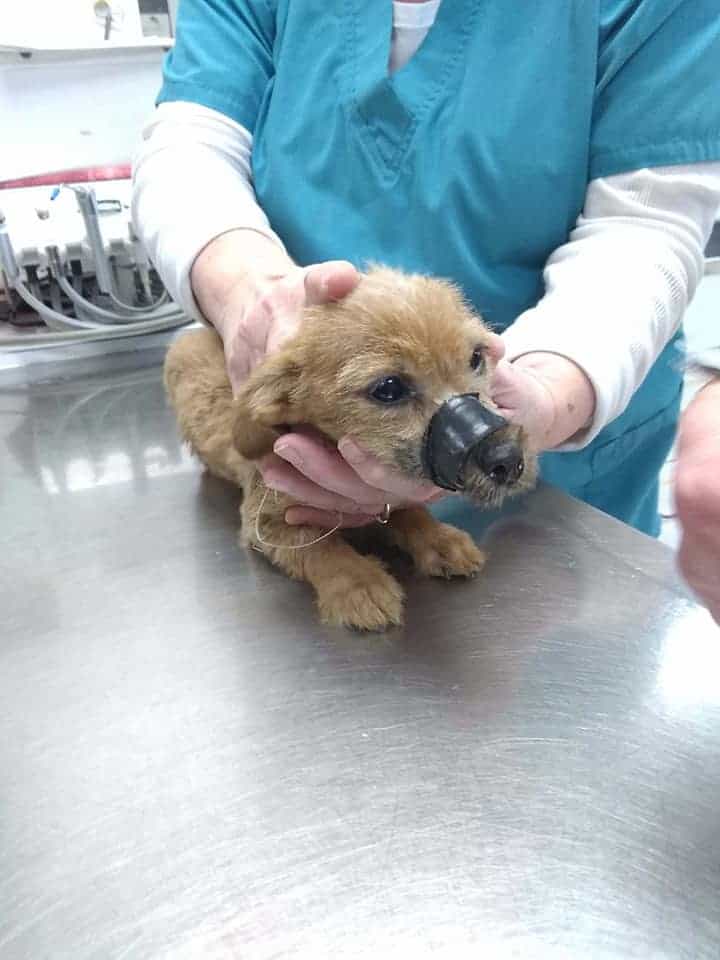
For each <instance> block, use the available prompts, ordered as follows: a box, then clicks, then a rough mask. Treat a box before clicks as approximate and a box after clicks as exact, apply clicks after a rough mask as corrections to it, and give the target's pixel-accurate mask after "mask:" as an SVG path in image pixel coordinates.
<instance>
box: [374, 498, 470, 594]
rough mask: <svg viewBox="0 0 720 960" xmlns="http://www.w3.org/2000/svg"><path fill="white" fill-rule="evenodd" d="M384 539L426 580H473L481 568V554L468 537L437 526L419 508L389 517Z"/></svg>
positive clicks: (445, 525) (422, 509)
mask: <svg viewBox="0 0 720 960" xmlns="http://www.w3.org/2000/svg"><path fill="white" fill-rule="evenodd" d="M387 531H388V536H389V537H390V539H391V540H392V542H393V543H395V544H396V545H397V546H398V547H400V549H401V550H403V551H404V552H405V553H407V554H409V556H410V557H411V558H412V561H413V563H414V564H415V567H416V568H417V570H418V571H419V572H420V573H422V574H425V576H428V577H445V578H446V579H448V580H449V579H450V578H451V577H474V576H475V575H476V574H477V573H479V572H480V571H481V570H482V568H483V566H484V565H485V554H484V553H483V552H482V550H480V549H479V548H478V547H477V546H476V545H475V542H474V540H473V539H472V537H470V536H469V535H468V534H467V533H465V532H464V531H463V530H458V529H457V527H451V526H450V525H449V524H447V523H440V521H439V520H436V519H435V517H433V515H432V514H431V513H429V512H428V511H427V510H425V509H424V508H423V507H412V508H410V509H409V510H398V512H397V513H394V514H393V515H392V517H391V518H390V522H389V524H388V527H387Z"/></svg>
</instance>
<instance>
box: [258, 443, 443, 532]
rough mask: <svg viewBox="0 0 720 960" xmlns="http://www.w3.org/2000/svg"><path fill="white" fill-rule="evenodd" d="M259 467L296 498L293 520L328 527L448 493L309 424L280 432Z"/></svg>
mask: <svg viewBox="0 0 720 960" xmlns="http://www.w3.org/2000/svg"><path fill="white" fill-rule="evenodd" d="M260 470H261V472H262V476H263V479H264V481H265V484H266V485H267V486H268V487H270V488H271V489H273V490H279V491H281V492H282V493H285V494H287V495H288V496H290V497H292V498H293V499H294V500H297V501H298V504H299V505H298V506H293V507H290V508H289V509H288V510H287V511H286V514H285V520H286V522H287V523H289V524H291V525H300V524H303V525H304V524H308V525H312V526H318V527H326V528H328V529H329V528H330V527H334V526H335V525H336V524H337V523H338V521H339V520H340V525H341V526H342V527H360V526H364V525H365V524H367V523H371V522H372V521H374V520H375V519H376V518H377V517H378V516H379V515H380V514H381V513H382V511H383V509H384V506H385V504H389V506H390V507H391V508H392V509H397V508H400V507H408V506H417V505H427V504H429V503H434V502H435V501H436V500H439V499H440V498H441V497H442V496H444V495H445V491H443V490H440V489H439V488H438V487H435V486H433V485H432V484H431V483H423V482H422V481H418V480H412V479H409V478H407V477H404V476H402V475H401V474H398V473H394V472H393V471H392V470H389V469H388V468H387V467H385V466H383V464H381V463H380V461H379V460H377V459H376V458H375V457H373V456H371V455H370V454H368V453H366V452H365V451H363V450H361V449H360V448H359V447H358V445H357V444H356V443H354V441H353V440H352V439H351V438H350V437H345V438H343V439H342V440H341V441H340V443H339V445H338V447H337V448H335V447H334V446H333V445H331V444H329V443H328V442H327V441H326V440H324V439H323V438H322V437H321V436H320V435H319V434H317V433H315V432H314V431H312V430H310V429H309V428H303V429H298V430H296V431H293V432H292V433H286V434H284V435H283V436H282V437H280V439H279V440H277V442H276V443H275V452H274V453H273V454H271V455H270V456H269V457H266V458H265V459H264V460H263V461H262V462H261V463H260ZM340 515H341V516H340Z"/></svg>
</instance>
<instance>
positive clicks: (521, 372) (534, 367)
mask: <svg viewBox="0 0 720 960" xmlns="http://www.w3.org/2000/svg"><path fill="white" fill-rule="evenodd" d="M490 392H491V397H492V400H493V401H494V403H496V404H497V406H498V409H499V411H500V413H501V414H502V415H503V416H504V417H506V418H507V419H508V420H510V421H511V422H512V423H516V424H519V425H521V426H522V427H524V428H525V431H526V433H527V435H528V443H529V446H530V447H531V449H533V450H534V451H536V452H538V453H539V452H541V451H543V450H552V448H553V447H557V446H559V445H560V444H561V443H564V442H565V441H567V440H569V439H570V438H571V437H573V436H574V435H575V434H576V433H578V431H580V430H582V429H583V428H584V427H585V426H586V425H587V424H588V423H589V422H590V421H591V419H592V415H593V412H594V410H595V390H594V388H593V386H592V384H591V383H590V381H589V380H588V378H587V377H586V376H585V374H584V373H583V371H582V370H581V369H580V367H578V366H577V365H576V364H574V363H573V362H572V360H568V359H567V358H566V357H562V356H559V355H558V354H555V353H528V354H525V355H524V356H521V357H518V359H517V360H515V361H514V362H513V363H508V361H506V360H500V361H499V363H498V364H497V367H496V368H495V374H494V377H493V381H492V385H491V391H490Z"/></svg>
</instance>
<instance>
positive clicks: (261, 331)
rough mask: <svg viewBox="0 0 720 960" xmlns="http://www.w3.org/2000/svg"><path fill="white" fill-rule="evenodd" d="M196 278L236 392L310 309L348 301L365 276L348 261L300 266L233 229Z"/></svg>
mask: <svg viewBox="0 0 720 960" xmlns="http://www.w3.org/2000/svg"><path fill="white" fill-rule="evenodd" d="M191 279H192V287H193V293H194V294H195V298H196V300H197V302H198V305H199V306H200V308H201V310H202V311H203V314H204V315H205V317H206V318H207V319H208V320H209V321H210V322H211V323H212V325H213V326H214V327H215V329H216V330H217V332H218V333H219V334H220V337H221V338H222V341H223V346H224V349H225V360H226V364H227V371H228V376H229V377H230V382H231V384H232V387H233V390H234V391H236V390H237V389H238V387H239V386H240V384H241V383H242V382H243V381H244V380H245V379H246V378H247V376H248V375H249V374H250V372H251V370H252V369H253V368H254V367H256V366H257V365H258V364H259V363H260V362H261V361H262V360H263V358H264V357H265V356H266V355H267V354H268V353H272V352H273V351H275V350H277V349H278V347H279V346H281V344H282V343H283V342H284V341H285V340H287V339H288V338H289V337H291V336H292V335H293V334H294V333H295V331H296V330H297V328H298V327H299V325H300V323H301V321H302V312H303V309H304V308H305V307H307V306H315V305H318V304H321V303H328V302H330V301H331V300H339V299H341V298H342V297H345V296H347V295H348V293H350V292H351V291H352V290H353V289H354V288H355V286H356V285H357V283H358V281H359V279H360V275H359V273H358V272H357V270H356V269H355V268H354V267H353V266H352V264H350V263H347V262H346V261H344V260H336V261H328V262H325V263H318V264H314V265H312V266H309V267H305V268H302V267H298V266H296V265H295V264H294V263H293V262H292V261H291V260H290V258H289V257H288V256H287V254H286V253H285V251H284V250H282V249H281V248H280V247H278V246H277V245H276V244H275V243H273V242H272V241H270V240H268V239H267V238H266V237H264V236H262V235H260V234H258V233H256V232H254V231H251V230H233V231H230V232H229V233H226V234H223V235H222V236H221V237H217V238H216V239H215V240H213V241H212V242H211V243H210V244H208V246H207V247H206V248H205V250H203V251H202V252H201V254H200V255H199V256H198V258H197V259H196V261H195V264H194V265H193V268H192V275H191Z"/></svg>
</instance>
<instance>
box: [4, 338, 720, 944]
mask: <svg viewBox="0 0 720 960" xmlns="http://www.w3.org/2000/svg"><path fill="white" fill-rule="evenodd" d="M160 359H161V356H160V353H159V352H157V353H155V352H154V351H153V350H146V351H145V352H144V353H143V354H142V355H140V354H135V355H132V354H123V355H116V356H109V357H104V358H101V359H86V360H82V361H72V362H70V361H68V362H62V363H53V364H50V365H49V366H47V367H44V366H43V365H40V366H38V367H32V368H27V369H25V368H18V369H16V370H14V371H10V373H8V372H7V371H6V372H5V374H0V439H1V440H2V444H3V448H2V462H1V466H0V532H1V542H2V561H1V562H2V568H3V572H2V580H1V581H0V596H1V601H0V607H1V621H0V623H1V630H2V634H1V639H0V958H2V960H21V958H22V960H41V958H43V960H44V958H52V960H55V958H63V960H65V958H68V960H70V958H72V960H86V958H93V960H95V958H97V960H106V958H130V960H133V958H156V957H157V958H168V960H175V958H181V960H184V958H205V957H208V958H236V957H237V958H243V960H246V958H249V960H270V958H285V957H289V958H296V957H300V958H305V957H307V958H309V960H319V958H384V957H392V958H398V960H399V958H400V957H408V958H412V960H415V958H426V957H428V958H429V957H432V958H443V960H444V958H453V960H465V958H470V957H472V958H478V960H496V958H499V960H505V958H522V960H526V958H527V960H545V958H552V960H564V958H590V960H596V958H597V960H606V958H608V960H609V958H612V960H620V958H622V960H630V958H641V960H666V958H667V960H678V958H683V960H685V958H687V960H703V958H712V960H718V958H720V630H717V629H716V628H715V627H714V626H713V625H712V624H711V622H710V619H709V617H708V616H707V615H706V613H705V612H704V611H702V610H700V609H699V608H697V607H696V606H695V605H694V604H693V603H692V602H690V601H689V600H688V599H687V597H686V594H685V592H684V590H683V588H682V587H681V585H680V583H679V581H678V580H677V579H676V575H675V573H674V564H673V557H672V554H671V553H670V551H669V550H667V549H666V548H665V547H663V546H661V545H660V544H657V543H655V542H653V541H651V540H649V539H646V538H645V537H643V536H640V535H639V534H636V533H635V532H633V531H631V530H629V529H626V528H625V527H623V526H621V525H620V524H618V523H616V522H615V521H613V520H611V519H609V518H608V517H606V516H604V515H602V514H600V513H598V512H596V511H594V510H591V509H589V508H588V507H586V506H584V505H582V504H580V503H576V502H574V501H572V500H570V499H568V498H566V497H565V496H561V495H559V494H558V493H556V492H554V491H552V490H549V489H541V490H539V491H537V492H536V493H535V494H533V495H532V496H530V497H529V498H528V499H527V500H526V501H524V502H523V503H519V504H515V505H514V506H513V507H512V508H511V509H510V510H508V511H507V512H506V513H504V514H503V515H501V516H499V517H492V518H487V517H482V516H481V515H479V514H477V513H475V514H473V513H472V512H470V511H467V510H466V509H465V508H460V507H459V505H458V506H454V507H453V509H454V510H455V511H456V516H455V519H456V520H457V521H458V522H460V523H463V524H464V525H466V526H467V527H468V529H470V530H472V531H473V532H474V533H476V534H477V535H478V537H479V538H480V539H482V540H483V541H484V543H485V544H486V547H487V550H488V553H489V556H490V559H489V562H488V565H487V570H486V572H485V574H484V575H483V576H482V577H481V578H479V579H478V580H477V581H474V582H472V583H468V584H462V583H450V584H447V583H426V582H421V581H418V580H414V579H413V577H412V575H411V573H410V571H409V570H408V569H407V567H406V566H404V565H403V563H402V561H400V560H398V561H394V562H395V563H396V566H397V569H398V570H399V572H400V575H401V577H402V578H403V580H404V582H406V583H407V585H408V594H409V597H408V608H407V625H406V627H405V628H404V630H399V631H394V632H391V633H389V634H387V635H385V636H360V635H354V634H351V633H345V632H342V631H338V630H332V629H329V628H325V627H322V626H320V625H319V624H318V623H317V622H316V619H315V615H314V611H313V606H312V598H311V596H310V593H309V591H308V589H307V588H306V587H304V586H303V585H300V584H297V583H292V582H290V581H289V580H288V579H286V578H285V577H284V576H282V575H281V574H279V573H277V572H276V571H274V570H273V569H271V568H270V567H269V566H268V565H267V564H266V563H265V561H264V560H263V559H262V557H260V556H259V555H255V554H252V555H247V554H246V553H244V552H243V551H242V550H240V549H239V548H238V547H237V544H236V526H237V502H238V495H237V492H236V491H235V490H233V489H231V488H230V487H228V486H226V485H224V484H222V483H220V482H219V481H214V480H212V479H210V478H207V477H203V476H202V474H201V470H200V468H199V467H198V466H197V464H195V463H194V462H193V461H192V460H191V459H190V457H189V456H188V455H187V453H186V452H184V450H183V449H182V448H181V446H180V444H179V442H178V439H177V435H176V430H175V426H174V422H173V418H172V415H171V414H170V412H169V411H168V409H167V408H166V406H165V403H164V399H163V393H162V387H161V381H160V367H159V361H160Z"/></svg>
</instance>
